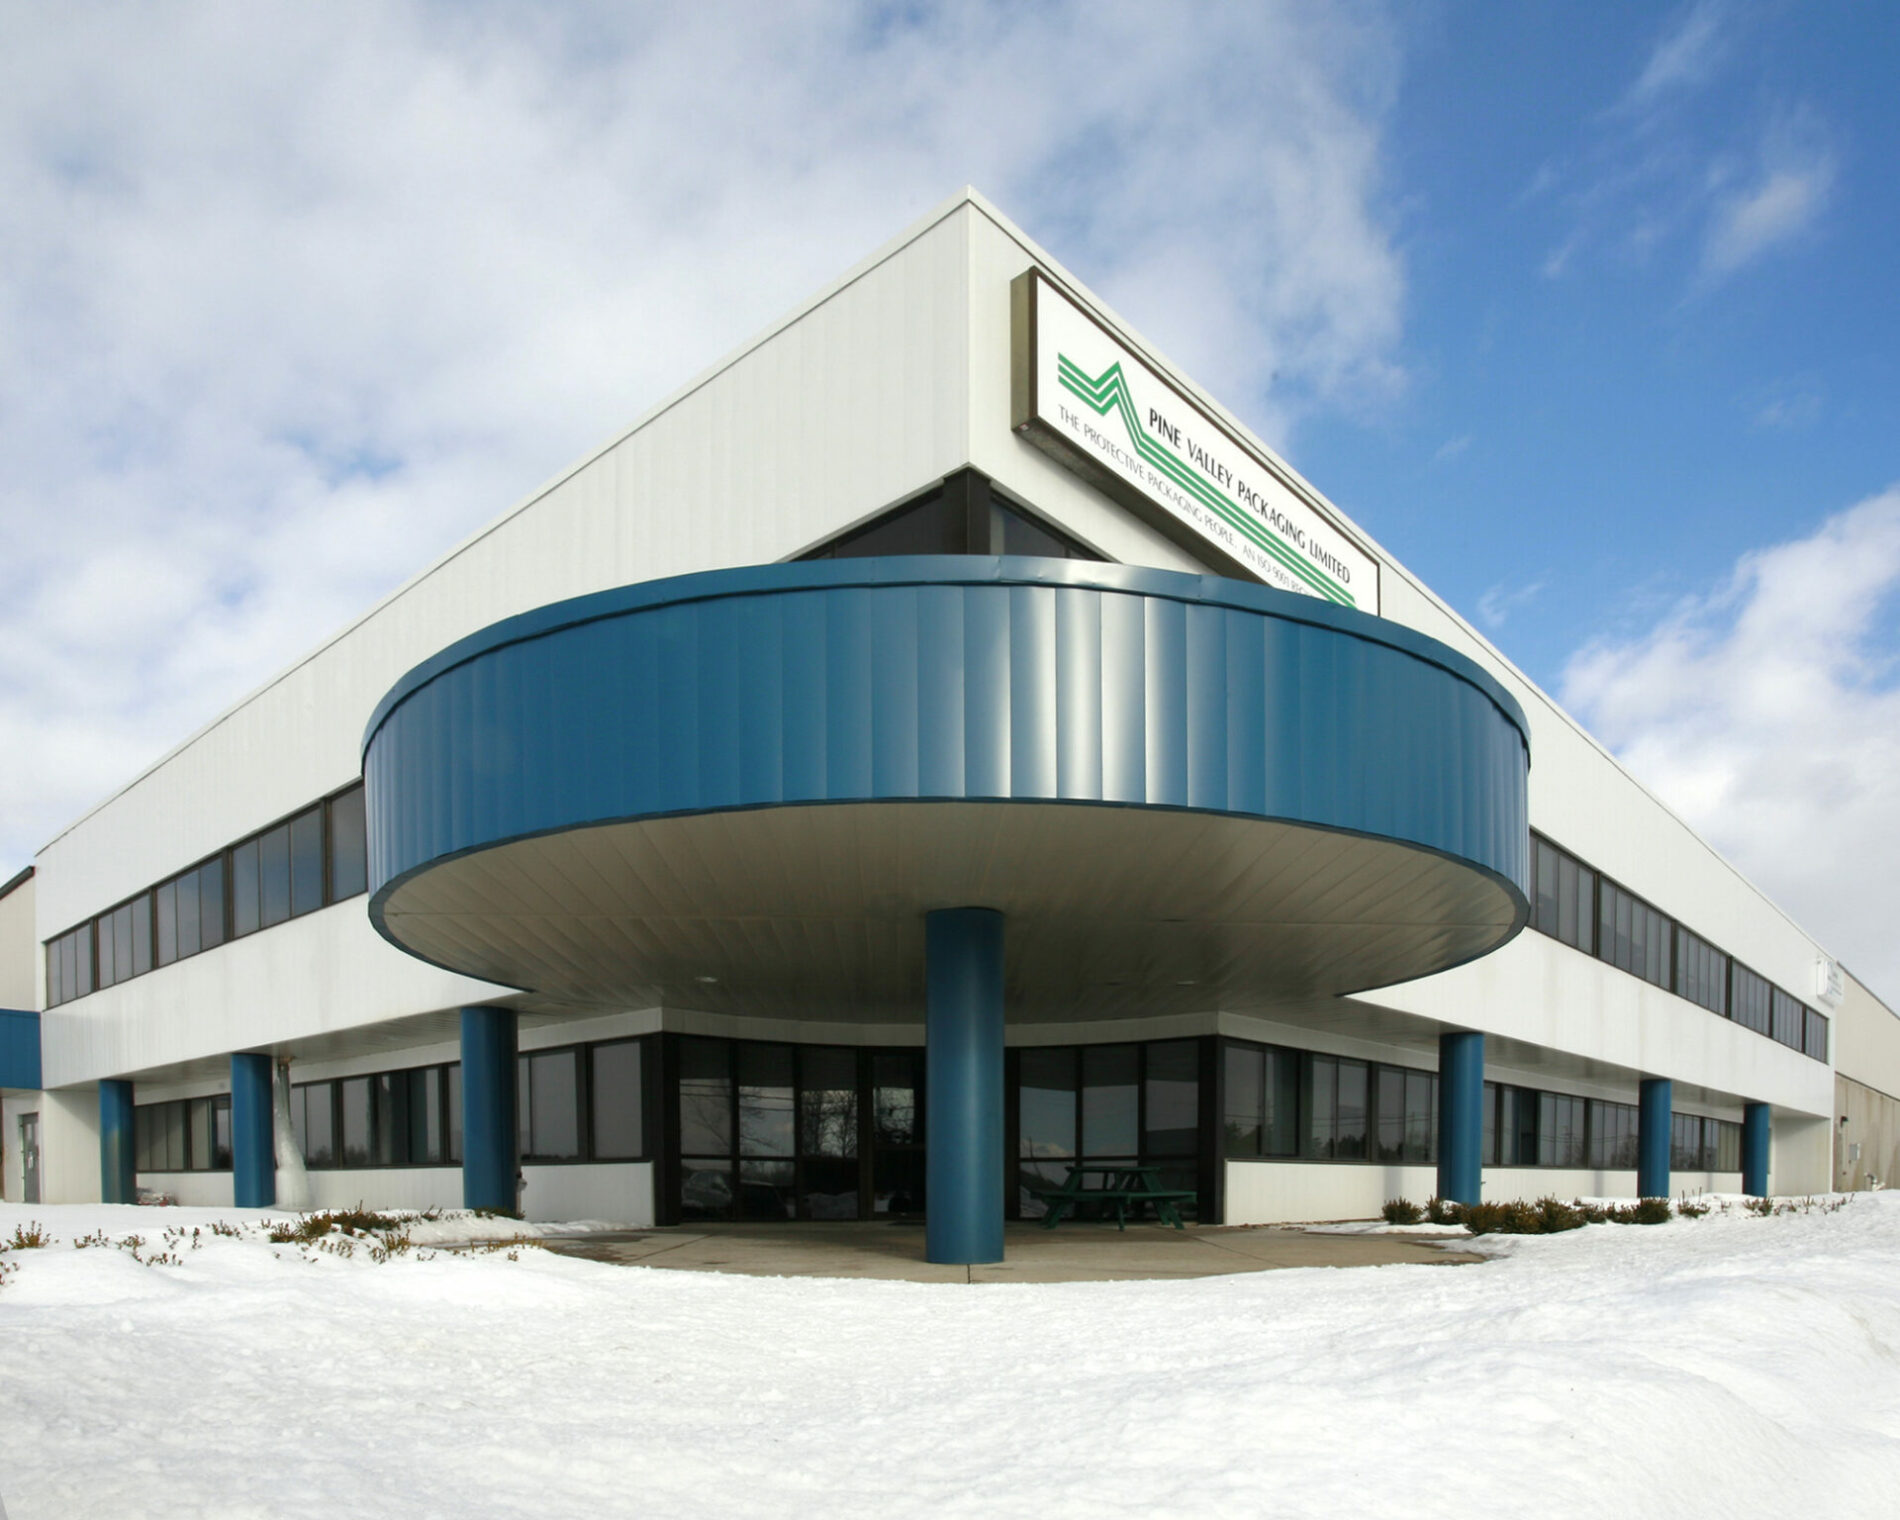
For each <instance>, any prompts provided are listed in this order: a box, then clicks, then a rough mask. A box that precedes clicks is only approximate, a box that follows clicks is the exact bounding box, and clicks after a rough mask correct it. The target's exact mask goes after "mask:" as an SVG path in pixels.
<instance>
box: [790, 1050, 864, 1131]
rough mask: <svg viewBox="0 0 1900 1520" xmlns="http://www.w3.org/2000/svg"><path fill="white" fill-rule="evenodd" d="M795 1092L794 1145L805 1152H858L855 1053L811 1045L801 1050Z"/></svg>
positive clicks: (856, 1056)
mask: <svg viewBox="0 0 1900 1520" xmlns="http://www.w3.org/2000/svg"><path fill="white" fill-rule="evenodd" d="M803 1060H804V1067H805V1073H804V1081H803V1083H802V1084H801V1085H800V1088H799V1094H798V1148H799V1150H800V1151H801V1152H802V1153H803V1154H805V1155H807V1156H837V1157H855V1156H856V1155H857V1153H858V1055H857V1052H856V1051H855V1050H838V1049H832V1048H828V1047H815V1048H810V1049H807V1050H805V1051H804V1052H803Z"/></svg>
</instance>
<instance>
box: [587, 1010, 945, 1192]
mask: <svg viewBox="0 0 1900 1520" xmlns="http://www.w3.org/2000/svg"><path fill="white" fill-rule="evenodd" d="M612 1048H613V1047H608V1046H596V1047H595V1049H594V1055H595V1059H596V1062H598V1060H599V1058H600V1056H601V1055H602V1054H603V1053H604V1052H607V1051H609V1050H611V1049H612ZM675 1051H676V1060H677V1068H676V1073H675V1076H674V1078H673V1080H674V1081H675V1083H676V1089H675V1090H676V1092H677V1095H678V1102H679V1124H680V1153H681V1154H680V1169H679V1192H678V1194H677V1195H676V1202H677V1206H678V1208H679V1211H680V1214H681V1216H682V1217H683V1218H687V1219H733V1218H739V1219H792V1218H797V1219H856V1218H859V1217H861V1215H863V1214H864V1213H865V1212H866V1210H867V1209H868V1211H869V1212H870V1213H873V1214H909V1213H915V1212H916V1211H918V1210H919V1209H920V1208H921V1207H922V1205H923V1188H924V1175H923V1127H922V1124H921V1122H920V1110H921V1105H920V1103H919V1098H920V1097H921V1089H922V1078H923V1058H922V1054H921V1053H920V1052H917V1051H909V1050H888V1051H886V1050H880V1051H860V1050H857V1049H855V1048H842V1047H837V1046H828V1045H792V1044H786V1043H778V1042H771V1043H767V1042H764V1041H750V1040H747V1041H733V1040H716V1039H708V1038H701V1037H697V1036H682V1037H681V1038H680V1039H679V1042H678V1044H677V1046H676V1047H675ZM610 1059H612V1057H610ZM599 1071H600V1067H599V1066H598V1065H596V1074H597V1080H598V1073H599Z"/></svg>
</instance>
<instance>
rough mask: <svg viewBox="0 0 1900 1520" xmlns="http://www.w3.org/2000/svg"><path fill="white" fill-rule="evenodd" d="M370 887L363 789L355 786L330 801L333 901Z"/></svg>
mask: <svg viewBox="0 0 1900 1520" xmlns="http://www.w3.org/2000/svg"><path fill="white" fill-rule="evenodd" d="M368 887H369V845H368V840H367V837H366V835H365V833H364V825H363V789H362V787H360V786H353V787H351V788H350V789H349V790H348V791H347V792H344V793H343V794H342V795H341V796H338V797H332V798H331V799H330V901H331V902H341V901H342V900H343V899H344V898H346V897H354V896H356V895H357V894H358V893H359V892H363V891H366V890H368Z"/></svg>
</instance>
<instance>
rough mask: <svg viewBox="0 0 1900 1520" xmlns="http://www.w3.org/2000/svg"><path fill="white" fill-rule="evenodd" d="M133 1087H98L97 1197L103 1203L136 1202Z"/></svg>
mask: <svg viewBox="0 0 1900 1520" xmlns="http://www.w3.org/2000/svg"><path fill="white" fill-rule="evenodd" d="M134 1143H135V1130H134V1128H133V1118H132V1084H131V1083H130V1082H118V1081H110V1080H108V1081H104V1082H101V1083H100V1084H99V1197H100V1200H101V1201H102V1202H104V1203H137V1202H138V1201H139V1179H138V1157H137V1156H136V1155H135V1154H134V1152H133V1145H134Z"/></svg>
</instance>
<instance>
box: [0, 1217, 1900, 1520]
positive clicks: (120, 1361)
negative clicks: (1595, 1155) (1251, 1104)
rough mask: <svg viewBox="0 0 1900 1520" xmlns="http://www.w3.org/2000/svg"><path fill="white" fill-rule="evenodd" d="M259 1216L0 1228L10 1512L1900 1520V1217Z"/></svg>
mask: <svg viewBox="0 0 1900 1520" xmlns="http://www.w3.org/2000/svg"><path fill="white" fill-rule="evenodd" d="M261 1217H263V1216H261V1215H257V1214H248V1215H247V1214H244V1213H242V1212H240V1211H233V1210H213V1209H162V1210H160V1209H135V1208H107V1207H77V1206H74V1207H39V1208H33V1207H21V1206H18V1205H0V1239H4V1238H6V1237H9V1236H11V1234H12V1232H13V1229H14V1227H15V1226H16V1225H19V1224H24V1223H25V1222H27V1221H29V1220H34V1219H37V1220H40V1221H42V1222H44V1223H45V1224H46V1225H47V1226H48V1227H49V1228H50V1229H51V1230H52V1231H53V1232H55V1233H56V1234H57V1236H58V1237H59V1239H58V1240H57V1242H56V1243H55V1244H53V1245H50V1246H48V1247H46V1248H44V1249H40V1250H20V1251H11V1252H7V1253H5V1254H4V1255H0V1262H4V1263H6V1264H9V1265H13V1266H15V1267H17V1270H16V1271H15V1272H13V1273H11V1274H10V1275H8V1276H7V1278H6V1281H5V1283H4V1285H0V1500H4V1504H5V1511H6V1514H7V1515H8V1516H9V1517H10V1520H36V1517H44V1516H59V1517H83V1516H113V1517H124V1516H147V1515H150V1516H166V1515H178V1516H187V1515H188V1516H271V1517H281V1516H323V1517H331V1516H339V1515H378V1516H384V1515H389V1516H410V1515H440V1516H453V1517H457V1520H461V1517H469V1520H480V1517H490V1516H523V1515H533V1516H555V1517H562V1516H575V1515H640V1516H659V1517H675V1516H759V1517H772V1520H782V1517H787V1516H794V1517H795V1516H805V1515H819V1516H824V1517H826V1520H834V1517H845V1516H872V1515H876V1516H880V1517H883V1516H891V1517H897V1516H933V1517H934V1516H984V1517H992V1516H1035V1517H1038V1520H1042V1517H1063V1516H1087V1517H1101V1516H1144V1517H1146V1516H1174V1515H1181V1516H1230V1515H1231V1516H1247V1517H1250V1520H1253V1517H1262V1516H1274V1517H1281V1516H1315V1517H1320V1516H1324V1517H1326V1520H1336V1517H1338V1516H1341V1515H1376V1516H1407V1517H1410V1516H1433V1515H1445V1516H1451V1515H1456V1516H1459V1517H1471V1516H1485V1517H1492V1516H1504V1515H1510V1516H1516V1515H1526V1516H1531V1515H1534V1516H1540V1517H1542V1516H1571V1515H1579V1516H1581V1515H1589V1516H1592V1517H1595V1516H1601V1515H1614V1516H1619V1517H1622V1516H1669V1517H1672V1520H1673V1517H1679V1516H1701V1515H1710V1516H1715V1515H1720V1516H1724V1517H1739V1516H1761V1515H1773V1516H1786V1517H1803V1516H1827V1517H1859V1516H1868V1517H1873V1516H1879V1517H1890V1516H1892V1515H1894V1514H1896V1513H1900V1195H1896V1194H1884V1195H1883V1194H1873V1195H1863V1196H1859V1197H1855V1198H1853V1199H1852V1200H1851V1201H1849V1202H1848V1203H1847V1204H1846V1206H1845V1207H1842V1208H1840V1209H1838V1210H1837V1211H1835V1212H1822V1211H1820V1210H1814V1211H1811V1212H1806V1213H1793V1214H1785V1215H1782V1216H1780V1217H1776V1218H1770V1219H1762V1218H1756V1217H1753V1216H1750V1215H1747V1214H1745V1213H1741V1212H1731V1213H1719V1214H1714V1215H1711V1216H1710V1217H1708V1218H1705V1219H1700V1220H1679V1221H1676V1222H1674V1223H1671V1224H1668V1225H1662V1226H1654V1227H1641V1226H1620V1225H1596V1226H1591V1227H1589V1228H1586V1229H1583V1230H1577V1231H1573V1232H1571V1233H1568V1234H1565V1235H1558V1236H1549V1237H1533V1238H1524V1237H1498V1236H1488V1237H1485V1238H1483V1239H1482V1240H1479V1241H1477V1242H1474V1243H1473V1244H1472V1246H1471V1247H1469V1249H1476V1250H1479V1251H1481V1252H1484V1253H1486V1254H1487V1256H1488V1257H1490V1259H1489V1260H1488V1261H1486V1262H1485V1263H1483V1264H1480V1265H1475V1266H1464V1267H1454V1266H1431V1267H1421V1266H1393V1267H1378V1268H1363V1269H1355V1270H1351V1271H1333V1270H1304V1271H1278V1272H1263V1273H1255V1274H1248V1275H1244V1276H1237V1277H1221V1278H1202V1279H1197V1280H1187V1281H1182V1280H1175V1281H1159V1282H1131V1283H1082V1284H1065V1285H1053V1286H1029V1285H1017V1284H1010V1285H983V1286H968V1285H959V1286H946V1285H915V1284H906V1283H890V1282H861V1281H838V1280H823V1279H787V1278H750V1277H729V1276H721V1275H716V1274H708V1273H687V1272H665V1271H658V1270H652V1269H645V1268H630V1267H622V1266H612V1265H604V1264H599V1263H594V1262H587V1261H580V1260H574V1259H570V1258H565V1257H557V1256H554V1255H551V1254H550V1253H548V1252H546V1251H542V1250H537V1249H534V1248H531V1247H520V1248H514V1249H512V1250H502V1251H496V1252H486V1253H483V1252H467V1251H453V1252H449V1251H440V1250H434V1251H430V1252H428V1253H426V1259H425V1258H424V1255H423V1253H417V1252H411V1253H409V1254H406V1255H399V1256H396V1257H395V1258H393V1259H391V1260H389V1261H387V1262H385V1263H382V1264H375V1263H372V1262H371V1261H370V1260H369V1259H368V1257H367V1254H366V1252H365V1251H364V1250H362V1249H357V1250H355V1251H354V1253H353V1254H351V1255H349V1256H343V1255H339V1254H336V1253H335V1252H333V1251H324V1250H317V1249H314V1248H308V1247H306V1248H301V1249H300V1248H298V1247H296V1246H294V1245H271V1244H270V1243H268V1242H267V1241H266V1240H265V1239H264V1238H263V1235H262V1232H261V1230H258V1229H255V1228H251V1229H247V1230H246V1231H245V1233H244V1234H243V1236H242V1237H241V1238H238V1239H231V1238H226V1237H224V1236H220V1235H215V1234H212V1233H210V1230H209V1226H210V1224H211V1222H212V1221H213V1220H219V1219H228V1220H235V1221H250V1222H252V1223H255V1221H256V1220H258V1219H259V1218H261ZM278 1217H281V1216H278ZM480 1223H481V1224H482V1225H484V1226H488V1227H492V1226H494V1225H495V1224H496V1223H497V1222H496V1221H481V1222H480ZM165 1226H171V1227H172V1228H174V1229H176V1228H178V1227H180V1226H182V1227H184V1228H186V1229H187V1230H189V1229H190V1228H192V1227H196V1228H197V1229H198V1230H199V1232H200V1233H199V1236H198V1246H197V1249H192V1248H191V1246H190V1244H189V1236H187V1237H185V1243H184V1244H183V1246H182V1249H181V1248H180V1246H179V1245H178V1244H177V1243H174V1245H173V1247H172V1250H173V1251H174V1252H175V1253H176V1254H177V1256H178V1264H177V1265H175V1266H174V1265H170V1264H159V1265H150V1264H147V1263H148V1262H149V1261H150V1260H151V1258H152V1256H153V1254H154V1250H155V1248H156V1247H159V1246H161V1245H162V1240H161V1237H160V1231H161V1229H162V1228H163V1227H165ZM101 1230H103V1231H104V1232H105V1233H106V1235H107V1236H109V1237H112V1236H123V1235H124V1234H126V1233H128V1232H131V1231H137V1232H138V1233H140V1234H141V1235H143V1236H144V1237H145V1238H146V1241H147V1245H146V1247H145V1249H144V1250H142V1251H141V1252H140V1258H141V1259H135V1257H134V1256H133V1255H132V1254H131V1253H130V1252H128V1251H126V1250H123V1249H116V1248H113V1247H111V1246H110V1245H107V1246H93V1247H89V1248H87V1249H84V1250H75V1249H74V1248H73V1246H72V1245H71V1244H70V1241H71V1240H72V1238H73V1237H74V1236H80V1235H87V1234H91V1233H93V1232H95V1231H101ZM511 1257H512V1258H513V1259H511Z"/></svg>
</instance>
